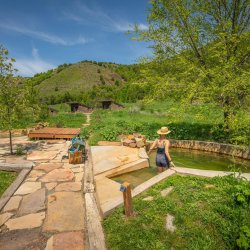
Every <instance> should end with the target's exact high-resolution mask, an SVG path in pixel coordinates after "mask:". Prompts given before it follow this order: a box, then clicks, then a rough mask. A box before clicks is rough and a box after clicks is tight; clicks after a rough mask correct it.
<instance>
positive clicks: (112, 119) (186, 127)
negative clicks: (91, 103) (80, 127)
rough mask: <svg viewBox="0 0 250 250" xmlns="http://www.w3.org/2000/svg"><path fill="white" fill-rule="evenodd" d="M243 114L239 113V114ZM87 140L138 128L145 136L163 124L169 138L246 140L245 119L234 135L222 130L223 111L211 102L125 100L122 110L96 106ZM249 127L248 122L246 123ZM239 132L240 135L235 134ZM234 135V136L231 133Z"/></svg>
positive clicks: (151, 136)
mask: <svg viewBox="0 0 250 250" xmlns="http://www.w3.org/2000/svg"><path fill="white" fill-rule="evenodd" d="M242 117H243V116H242ZM91 119H92V120H91V127H90V128H89V129H88V131H85V135H87V134H88V132H89V131H90V132H91V134H92V136H91V138H90V143H91V144H92V145H93V144H95V143H96V142H97V141H99V140H109V141H114V140H117V136H118V135H119V134H127V133H133V132H140V133H143V134H145V135H146V136H147V138H148V139H151V140H153V139H155V138H156V137H157V134H156V131H157V130H158V129H159V128H160V127H162V126H167V127H169V129H170V130H171V131H172V132H171V134H170V135H169V138H172V139H183V140H204V141H218V142H225V143H228V142H229V143H235V144H237V143H238V144H245V145H246V144H247V141H248V139H247V138H249V137H248V136H247V134H248V130H247V129H246V128H247V119H245V122H244V120H243V119H241V121H242V122H241V123H240V126H242V128H241V127H237V133H238V134H236V135H234V134H231V135H230V136H229V134H228V133H226V132H224V130H223V127H222V122H223V112H222V110H221V109H220V108H219V107H217V106H215V105H213V104H206V105H205V104H199V105H198V104H196V105H188V106H185V107H184V106H181V105H180V104H179V103H175V102H172V101H165V102H152V103H149V104H142V103H137V104H129V105H126V108H125V109H124V110H113V111H111V110H98V111H95V112H94V114H93V115H92V117H91ZM248 127H249V126H248ZM239 134H240V135H241V137H239ZM236 136H238V137H237V138H236V139H237V140H238V141H237V140H236V139H235V137H236Z"/></svg>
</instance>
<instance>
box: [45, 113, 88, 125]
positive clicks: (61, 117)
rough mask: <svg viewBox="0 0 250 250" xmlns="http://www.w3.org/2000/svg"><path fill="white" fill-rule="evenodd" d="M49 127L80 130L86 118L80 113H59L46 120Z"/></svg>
mask: <svg viewBox="0 0 250 250" xmlns="http://www.w3.org/2000/svg"><path fill="white" fill-rule="evenodd" d="M46 122H48V123H49V126H50V127H66V128H81V127H82V124H84V123H86V116H85V115H84V114H81V113H59V114H56V115H51V116H49V117H48V118H47V119H46Z"/></svg>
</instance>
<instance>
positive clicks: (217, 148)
mask: <svg viewBox="0 0 250 250" xmlns="http://www.w3.org/2000/svg"><path fill="white" fill-rule="evenodd" d="M169 141H170V143H171V147H173V148H187V149H196V150H203V151H208V152H215V153H220V154H226V155H232V156H236V157H240V158H243V159H247V160H250V148H249V147H248V148H247V147H246V148H242V147H239V146H235V145H231V144H223V143H218V142H206V141H192V140H173V139H170V140H169Z"/></svg>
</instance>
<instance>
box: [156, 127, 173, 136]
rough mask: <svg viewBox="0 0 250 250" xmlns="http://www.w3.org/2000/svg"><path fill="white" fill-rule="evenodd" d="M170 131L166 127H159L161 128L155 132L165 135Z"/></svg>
mask: <svg viewBox="0 0 250 250" xmlns="http://www.w3.org/2000/svg"><path fill="white" fill-rule="evenodd" d="M170 132H171V131H170V130H168V128H167V127H161V129H159V130H158V131H157V134H159V135H167V134H169V133H170Z"/></svg>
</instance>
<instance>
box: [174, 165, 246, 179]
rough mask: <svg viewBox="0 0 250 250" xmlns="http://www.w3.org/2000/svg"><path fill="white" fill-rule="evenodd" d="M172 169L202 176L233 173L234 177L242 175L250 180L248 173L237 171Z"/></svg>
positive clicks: (211, 176)
mask: <svg viewBox="0 0 250 250" xmlns="http://www.w3.org/2000/svg"><path fill="white" fill-rule="evenodd" d="M174 170H175V171H176V173H178V174H186V175H194V176H202V177H210V178H213V177H217V176H218V177H222V176H227V175H235V176H236V177H243V178H245V179H246V180H248V181H250V173H239V172H235V173H234V172H228V171H215V170H203V169H193V168H181V167H175V168H174Z"/></svg>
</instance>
